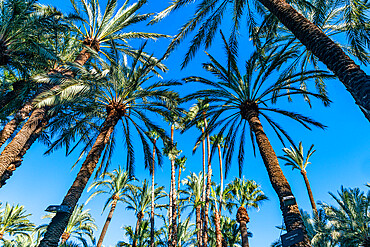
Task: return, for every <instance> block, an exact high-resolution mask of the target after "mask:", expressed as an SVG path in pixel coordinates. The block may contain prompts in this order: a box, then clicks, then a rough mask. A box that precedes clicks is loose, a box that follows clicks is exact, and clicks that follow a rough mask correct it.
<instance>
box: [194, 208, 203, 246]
mask: <svg viewBox="0 0 370 247" xmlns="http://www.w3.org/2000/svg"><path fill="white" fill-rule="evenodd" d="M200 210H201V205H197V206H196V207H195V214H196V215H195V217H196V227H197V246H198V247H202V245H203V240H202V220H201V215H200Z"/></svg>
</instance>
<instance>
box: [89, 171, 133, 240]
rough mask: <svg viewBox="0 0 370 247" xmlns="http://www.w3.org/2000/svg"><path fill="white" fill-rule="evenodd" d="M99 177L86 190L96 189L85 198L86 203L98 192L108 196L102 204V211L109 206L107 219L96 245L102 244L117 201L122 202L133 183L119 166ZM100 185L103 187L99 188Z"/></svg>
mask: <svg viewBox="0 0 370 247" xmlns="http://www.w3.org/2000/svg"><path fill="white" fill-rule="evenodd" d="M100 179H101V180H98V181H95V182H94V183H92V184H91V186H90V187H89V189H88V191H89V190H91V189H93V188H95V190H96V191H94V193H92V194H91V196H90V197H89V198H88V199H87V201H86V203H87V202H88V201H89V200H91V198H93V197H95V196H96V195H99V194H108V195H109V198H108V200H107V201H106V202H105V204H104V208H103V211H104V210H105V208H106V207H107V206H110V211H109V214H108V217H107V219H106V220H105V224H104V226H103V228H102V231H101V233H100V237H99V240H98V243H97V245H96V246H97V247H100V246H101V245H102V244H103V240H104V237H105V234H106V233H107V230H108V226H109V223H110V221H111V220H112V217H113V213H114V210H115V209H116V206H117V202H124V201H125V196H126V194H127V193H128V191H130V190H131V189H133V185H132V184H131V182H132V181H133V180H134V179H133V178H132V177H129V174H128V172H127V171H124V170H122V168H121V167H119V168H118V170H117V169H115V170H114V171H113V172H104V173H103V174H101V175H100ZM100 187H103V188H102V189H100ZM97 189H99V190H97Z"/></svg>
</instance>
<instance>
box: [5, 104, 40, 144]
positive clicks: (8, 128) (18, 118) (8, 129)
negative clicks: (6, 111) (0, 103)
mask: <svg viewBox="0 0 370 247" xmlns="http://www.w3.org/2000/svg"><path fill="white" fill-rule="evenodd" d="M32 110H33V107H32V104H31V102H27V103H26V104H25V105H24V106H23V107H22V109H20V110H19V111H18V112H17V113H16V114H15V116H14V118H13V119H12V120H10V121H9V122H8V123H7V124H6V125H5V126H4V128H3V129H2V130H1V132H0V147H1V146H2V145H3V144H4V143H5V142H6V141H7V140H8V139H9V137H10V136H11V135H12V134H13V133H14V131H15V130H16V128H17V127H18V125H19V124H20V123H21V122H23V121H24V120H25V119H26V118H27V117H28V115H29V114H30V113H31V111H32Z"/></svg>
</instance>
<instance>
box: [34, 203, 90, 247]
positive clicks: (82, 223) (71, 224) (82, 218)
mask: <svg viewBox="0 0 370 247" xmlns="http://www.w3.org/2000/svg"><path fill="white" fill-rule="evenodd" d="M54 216H55V213H50V214H47V215H45V216H44V217H43V218H53V217H54ZM46 226H47V225H44V226H41V228H43V229H45V228H46ZM96 230H97V227H96V224H95V220H94V218H93V217H92V215H91V214H90V209H84V204H82V205H80V206H78V205H76V207H75V208H74V210H73V212H72V215H71V217H70V219H69V221H68V225H67V227H66V229H65V230H64V232H63V234H62V237H61V243H60V244H65V243H66V242H67V240H68V239H69V238H70V237H75V238H77V239H78V240H80V241H81V242H82V243H85V242H86V240H85V237H88V238H89V239H90V240H91V242H92V243H95V238H94V231H96Z"/></svg>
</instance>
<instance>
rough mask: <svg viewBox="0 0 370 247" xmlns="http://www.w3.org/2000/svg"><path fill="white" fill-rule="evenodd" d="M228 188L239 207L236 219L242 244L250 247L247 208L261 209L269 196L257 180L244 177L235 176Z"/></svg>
mask: <svg viewBox="0 0 370 247" xmlns="http://www.w3.org/2000/svg"><path fill="white" fill-rule="evenodd" d="M226 190H227V191H228V192H229V194H230V196H231V197H232V200H233V201H234V202H235V206H236V207H237V208H238V212H237V214H236V221H237V222H238V223H239V224H240V232H241V237H242V246H243V247H248V246H249V243H248V231H247V223H249V216H248V213H247V209H248V208H256V209H259V206H260V205H261V203H262V202H263V201H265V200H267V196H265V194H264V193H263V192H262V190H261V187H260V186H259V185H258V184H257V183H256V182H255V181H253V180H245V179H244V177H243V179H240V178H235V179H234V181H232V182H231V183H229V184H228V185H227V188H226ZM230 196H229V197H230Z"/></svg>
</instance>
